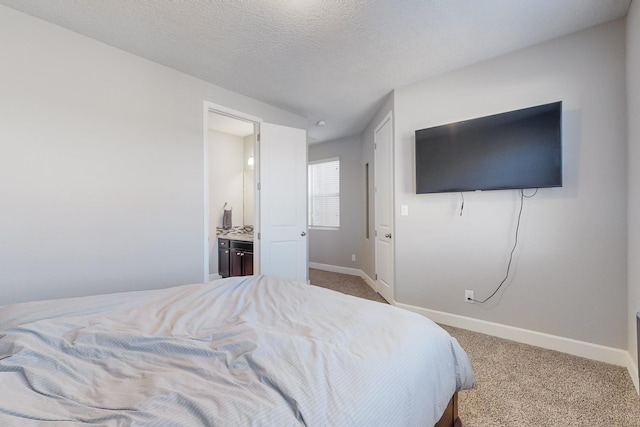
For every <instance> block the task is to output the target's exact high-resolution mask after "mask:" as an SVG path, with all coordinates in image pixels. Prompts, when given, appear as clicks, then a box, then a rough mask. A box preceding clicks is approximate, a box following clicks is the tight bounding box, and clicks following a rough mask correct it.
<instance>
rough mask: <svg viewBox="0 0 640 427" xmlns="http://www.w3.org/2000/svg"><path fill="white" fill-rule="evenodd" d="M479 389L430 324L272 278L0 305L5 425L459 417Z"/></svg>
mask: <svg viewBox="0 0 640 427" xmlns="http://www.w3.org/2000/svg"><path fill="white" fill-rule="evenodd" d="M474 385H475V383H474V377H473V372H472V369H471V365H470V363H469V360H468V358H467V355H466V353H465V352H464V351H463V350H462V348H461V347H460V346H459V344H458V342H457V341H456V340H455V339H454V338H452V337H451V336H450V335H449V334H448V333H447V332H446V331H444V330H443V329H442V328H440V327H439V326H437V325H436V324H435V323H433V322H431V321H430V320H428V319H426V318H424V317H422V316H419V315H417V314H415V313H411V312H408V311H405V310H402V309H399V308H396V307H393V306H390V305H387V304H381V303H377V302H373V301H367V300H363V299H359V298H356V297H351V296H348V295H343V294H340V293H338V292H334V291H330V290H327V289H323V288H319V287H315V286H310V285H306V284H302V283H297V282H293V281H286V280H280V279H276V278H273V277H268V276H248V277H234V278H228V279H222V280H217V281H213V282H210V283H204V284H195V285H186V286H179V287H174V288H168V289H161V290H153V291H139V292H126V293H117V294H108V295H97V296H88V297H80V298H69V299H58V300H49V301H37V302H29V303H22V304H12V305H6V306H3V307H0V425H2V426H29V425H52V426H54V425H60V426H63V425H64V426H81V425H93V426H120V425H167V426H199V425H205V426H249V425H252V426H295V425H306V426H418V425H420V426H433V425H436V423H438V422H440V423H442V424H438V426H441V425H456V423H459V422H460V421H459V419H458V418H457V414H456V413H455V412H456V411H457V391H459V390H464V389H470V388H473V387H474ZM447 414H448V415H447ZM445 419H446V420H445ZM449 419H450V420H449ZM457 425H459V424H457Z"/></svg>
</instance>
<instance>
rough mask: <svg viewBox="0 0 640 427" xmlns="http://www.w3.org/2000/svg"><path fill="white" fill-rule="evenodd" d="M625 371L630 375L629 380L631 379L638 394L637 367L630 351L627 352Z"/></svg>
mask: <svg viewBox="0 0 640 427" xmlns="http://www.w3.org/2000/svg"><path fill="white" fill-rule="evenodd" d="M626 367H627V371H628V372H629V375H631V381H633V385H634V386H635V388H636V392H637V393H638V394H639V395H640V383H639V382H638V381H639V379H638V369H637V368H636V364H635V363H634V361H633V357H631V353H629V352H627V364H626Z"/></svg>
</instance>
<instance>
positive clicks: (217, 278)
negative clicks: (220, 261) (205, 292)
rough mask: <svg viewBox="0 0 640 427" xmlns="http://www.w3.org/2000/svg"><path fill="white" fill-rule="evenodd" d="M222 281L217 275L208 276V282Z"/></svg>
mask: <svg viewBox="0 0 640 427" xmlns="http://www.w3.org/2000/svg"><path fill="white" fill-rule="evenodd" d="M219 279H222V276H221V275H219V274H210V275H209V281H210V282H212V281H214V280H219Z"/></svg>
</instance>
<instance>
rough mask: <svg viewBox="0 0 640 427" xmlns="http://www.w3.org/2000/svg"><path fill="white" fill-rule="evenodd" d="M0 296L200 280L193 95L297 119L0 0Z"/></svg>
mask: <svg viewBox="0 0 640 427" xmlns="http://www.w3.org/2000/svg"><path fill="white" fill-rule="evenodd" d="M0 52H2V66H0V93H2V96H0V129H2V136H1V139H0V200H1V201H2V208H1V209H0V224H2V231H1V237H0V271H1V272H2V274H0V304H5V303H11V302H19V301H27V300H34V299H46V298H56V297H65V296H77V295H87V294H95V293H107V292H116V291H125V290H133V289H149V288H158V287H164V286H170V285H178V284H184V283H189V282H200V281H202V280H203V278H204V260H205V253H204V252H205V246H204V211H205V207H204V182H205V181H204V179H205V178H204V162H203V151H204V130H203V102H204V101H209V102H213V103H216V104H219V105H223V106H226V107H228V108H231V109H234V110H237V111H242V112H245V113H246V114H250V115H253V116H257V117H260V118H262V119H264V120H265V121H268V122H271V123H276V124H281V125H285V126H292V127H299V128H304V127H305V126H306V120H305V119H304V118H302V117H299V116H295V115H293V114H290V113H287V112H285V111H282V110H279V109H277V108H274V107H271V106H269V105H266V104H263V103H260V102H258V101H255V100H253V99H250V98H247V97H243V96H241V95H239V94H236V93H233V92H230V91H228V90H225V89H222V88H220V87H217V86H214V85H211V84H209V83H206V82H204V81H202V80H198V79H196V78H193V77H191V76H188V75H185V74H182V73H179V72H177V71H174V70H171V69H169V68H166V67H164V66H161V65H158V64H155V63H153V62H150V61H148V60H145V59H142V58H139V57H136V56H134V55H131V54H128V53H126V52H123V51H121V50H118V49H115V48H113V47H110V46H107V45H105V44H102V43H100V42H97V41H95V40H91V39H89V38H87V37H84V36H81V35H78V34H76V33H73V32H71V31H68V30H65V29H62V28H60V27H56V26H54V25H52V24H49V23H46V22H44V21H41V20H38V19H35V18H32V17H29V16H27V15H24V14H22V13H19V12H16V11H14V10H13V9H10V8H7V7H4V6H0Z"/></svg>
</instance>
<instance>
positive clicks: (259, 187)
mask: <svg viewBox="0 0 640 427" xmlns="http://www.w3.org/2000/svg"><path fill="white" fill-rule="evenodd" d="M257 187H258V191H260V189H261V188H262V186H261V185H260V183H258V185H257Z"/></svg>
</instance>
